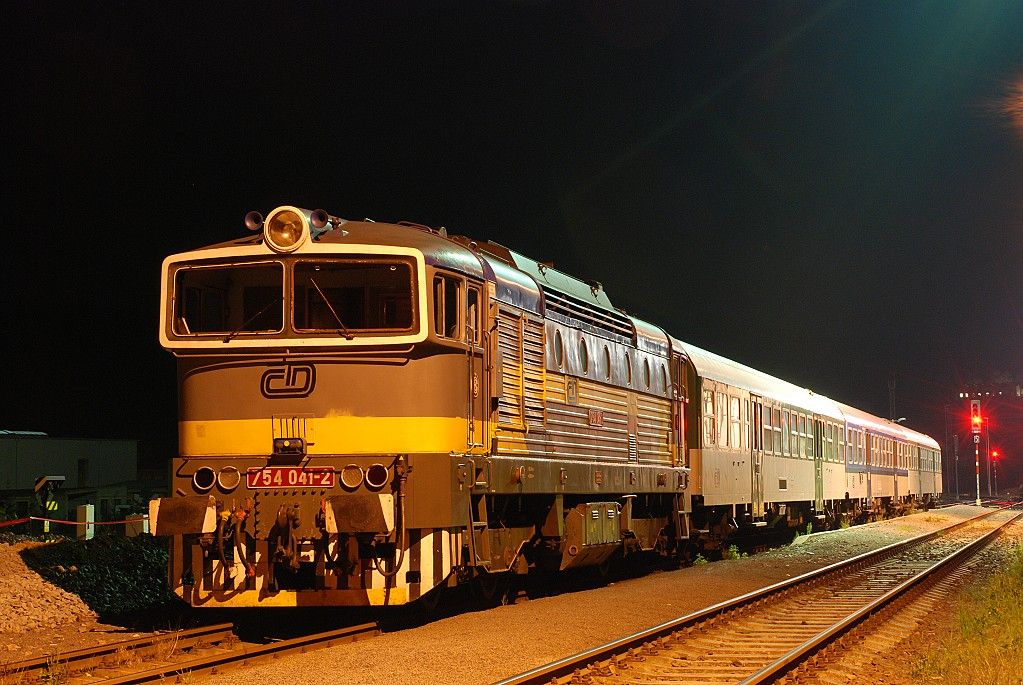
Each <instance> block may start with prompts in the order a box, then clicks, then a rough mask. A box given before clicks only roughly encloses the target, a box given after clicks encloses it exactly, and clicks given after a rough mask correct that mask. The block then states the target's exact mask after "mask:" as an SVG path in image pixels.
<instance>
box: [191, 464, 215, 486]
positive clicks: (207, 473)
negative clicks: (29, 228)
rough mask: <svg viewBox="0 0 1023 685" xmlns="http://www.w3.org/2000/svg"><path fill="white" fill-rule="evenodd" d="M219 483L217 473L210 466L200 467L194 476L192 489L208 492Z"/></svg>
mask: <svg viewBox="0 0 1023 685" xmlns="http://www.w3.org/2000/svg"><path fill="white" fill-rule="evenodd" d="M216 482H217V472H216V471H214V470H213V469H211V468H210V467H209V466H200V467H199V468H197V469H196V470H195V473H193V474H192V487H193V488H195V490H196V491H197V492H206V491H207V490H209V489H210V488H212V487H213V484H214V483H216Z"/></svg>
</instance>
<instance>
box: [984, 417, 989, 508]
mask: <svg viewBox="0 0 1023 685" xmlns="http://www.w3.org/2000/svg"><path fill="white" fill-rule="evenodd" d="M984 444H985V446H986V447H987V496H988V497H990V496H991V417H990V416H985V417H984Z"/></svg>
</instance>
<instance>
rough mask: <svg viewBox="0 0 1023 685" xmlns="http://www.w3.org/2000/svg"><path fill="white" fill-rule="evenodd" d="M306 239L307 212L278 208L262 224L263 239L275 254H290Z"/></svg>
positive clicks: (307, 229)
mask: <svg viewBox="0 0 1023 685" xmlns="http://www.w3.org/2000/svg"><path fill="white" fill-rule="evenodd" d="M308 237H309V216H308V212H306V211H305V210H302V209H299V208H297V207H278V208H277V209H275V210H273V211H272V212H270V215H269V216H267V217H266V221H265V222H264V223H263V238H264V239H265V240H266V243H267V245H269V246H270V247H271V248H272V249H273V250H274V251H275V252H292V251H294V250H296V249H298V247H299V246H301V245H302V243H304V242H305V241H306V240H307V239H308Z"/></svg>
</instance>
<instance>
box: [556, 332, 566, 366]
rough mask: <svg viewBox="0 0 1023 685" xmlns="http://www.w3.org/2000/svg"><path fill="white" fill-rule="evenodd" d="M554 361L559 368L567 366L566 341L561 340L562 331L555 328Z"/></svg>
mask: <svg viewBox="0 0 1023 685" xmlns="http://www.w3.org/2000/svg"><path fill="white" fill-rule="evenodd" d="M554 363H555V364H557V365H558V368H559V369H562V368H564V367H565V343H564V342H563V341H562V340H561V331H559V330H557V329H555V330H554Z"/></svg>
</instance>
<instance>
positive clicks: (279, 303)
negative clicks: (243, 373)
mask: <svg viewBox="0 0 1023 685" xmlns="http://www.w3.org/2000/svg"><path fill="white" fill-rule="evenodd" d="M283 327H284V267H283V265H281V264H279V263H272V264H241V265H231V266H210V267H205V266H203V267H191V268H183V269H179V270H178V272H177V273H176V274H175V282H174V333H175V334H177V335H214V334H215V335H220V334H231V333H235V334H237V333H276V332H279V331H280V330H282V329H283Z"/></svg>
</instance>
